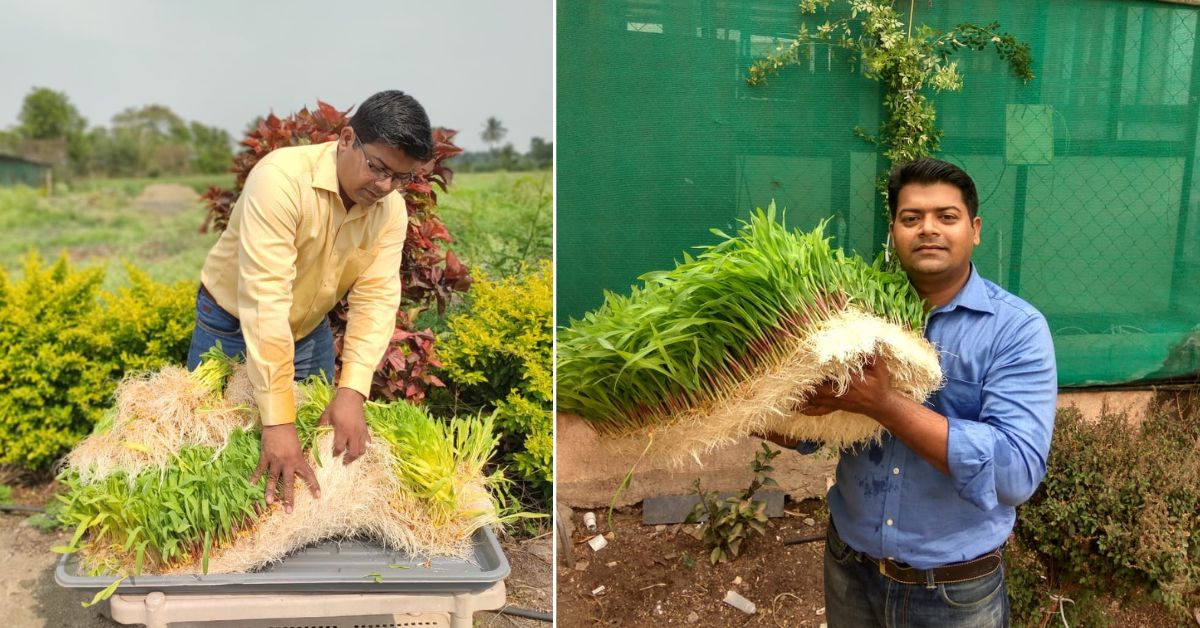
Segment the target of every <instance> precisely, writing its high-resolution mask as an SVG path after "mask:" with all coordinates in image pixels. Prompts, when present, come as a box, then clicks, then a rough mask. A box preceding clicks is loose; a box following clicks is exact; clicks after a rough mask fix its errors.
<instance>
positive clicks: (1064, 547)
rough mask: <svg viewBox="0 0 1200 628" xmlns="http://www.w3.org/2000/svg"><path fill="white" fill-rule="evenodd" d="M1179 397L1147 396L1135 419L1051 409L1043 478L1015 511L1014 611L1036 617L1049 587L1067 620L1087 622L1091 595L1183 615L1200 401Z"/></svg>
mask: <svg viewBox="0 0 1200 628" xmlns="http://www.w3.org/2000/svg"><path fill="white" fill-rule="evenodd" d="M1190 399H1192V400H1193V401H1194V398H1190ZM1188 400H1189V397H1187V396H1183V397H1175V398H1173V399H1170V400H1168V401H1165V402H1160V403H1158V404H1156V406H1155V408H1154V409H1153V411H1152V412H1151V413H1150V415H1149V416H1148V417H1147V418H1146V420H1145V421H1144V422H1142V423H1141V424H1140V425H1137V426H1135V425H1131V424H1130V422H1129V421H1128V419H1127V417H1126V415H1125V414H1105V415H1104V416H1102V417H1100V418H1099V420H1097V421H1095V422H1088V421H1086V420H1084V419H1083V418H1082V417H1081V416H1080V414H1079V412H1078V410H1076V409H1074V408H1071V409H1066V410H1061V411H1059V413H1058V417H1057V423H1056V425H1055V430H1054V442H1053V446H1052V447H1051V450H1050V460H1049V463H1048V469H1047V474H1046V478H1045V480H1044V481H1043V482H1042V485H1041V487H1040V488H1039V489H1038V491H1037V493H1035V494H1034V496H1033V498H1032V499H1031V500H1030V501H1029V502H1028V503H1027V504H1025V505H1024V506H1023V507H1021V509H1020V510H1019V513H1018V521H1017V527H1016V530H1015V532H1016V537H1017V540H1018V548H1017V549H1016V552H1015V556H1014V558H1013V559H1011V560H1010V564H1009V567H1010V569H1011V570H1012V571H1013V572H1014V573H1013V575H1012V579H1011V582H1010V588H1011V589H1012V599H1013V607H1014V611H1015V613H1014V615H1015V616H1016V618H1017V619H1019V620H1022V621H1023V622H1024V623H1028V624H1033V625H1036V624H1038V623H1040V621H1041V619H1042V613H1044V612H1045V610H1043V609H1048V608H1049V607H1048V606H1047V604H1048V603H1049V602H1050V600H1051V597H1050V596H1051V595H1067V596H1068V597H1071V598H1072V599H1073V600H1074V601H1075V604H1074V605H1067V608H1066V613H1067V617H1068V619H1071V618H1072V614H1074V615H1075V616H1076V617H1077V618H1079V621H1082V622H1084V623H1082V624H1080V625H1091V623H1092V622H1094V621H1097V618H1099V617H1102V616H1103V609H1101V608H1098V607H1095V606H1094V605H1093V603H1092V602H1093V601H1094V599H1095V598H1096V597H1097V596H1098V595H1100V594H1108V595H1111V596H1113V597H1115V598H1116V599H1136V598H1139V597H1140V598H1144V597H1145V596H1146V595H1147V594H1148V595H1149V597H1150V598H1151V599H1153V600H1155V601H1158V602H1160V603H1162V604H1163V605H1164V606H1165V607H1166V608H1167V609H1168V610H1169V611H1170V612H1172V613H1175V614H1177V615H1178V617H1179V618H1180V619H1181V620H1182V619H1183V618H1185V617H1186V615H1187V613H1188V608H1189V606H1191V605H1194V604H1195V603H1196V601H1197V599H1198V597H1197V594H1198V593H1200V409H1198V408H1200V406H1197V404H1195V403H1193V402H1189V401H1188ZM1071 623H1072V625H1075V624H1076V621H1075V620H1072V621H1071Z"/></svg>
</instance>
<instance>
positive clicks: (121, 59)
mask: <svg viewBox="0 0 1200 628" xmlns="http://www.w3.org/2000/svg"><path fill="white" fill-rule="evenodd" d="M553 10H554V5H553V2H552V0H505V1H503V2H491V1H489V0H437V1H434V2H410V1H399V0H392V1H385V0H365V1H361V2H360V1H357V0H340V1H339V0H325V1H323V2H315V1H311V0H289V1H287V2H282V1H258V2H249V1H244V0H204V1H202V2H200V1H195V2H183V1H170V0H114V1H111V2H96V1H95V0H38V1H36V2H33V1H26V2H12V3H5V7H4V16H3V18H0V59H3V66H4V69H3V74H2V78H0V128H9V127H12V126H14V125H16V124H17V114H18V112H19V111H20V108H21V101H22V99H24V97H25V95H26V94H28V93H29V90H30V89H31V88H33V87H35V86H38V87H49V88H52V89H55V90H58V91H62V92H66V94H67V96H68V97H69V98H70V99H71V102H72V103H74V105H75V107H76V108H78V109H79V111H80V113H81V114H83V116H84V117H86V118H87V120H88V124H89V125H90V126H97V125H103V126H108V125H109V124H110V120H111V118H112V116H113V114H115V113H117V112H119V111H121V110H122V109H124V108H126V107H130V106H142V105H148V104H162V105H166V106H167V107H170V108H171V109H172V110H173V111H174V112H175V113H176V114H178V115H179V116H180V117H182V118H183V119H185V120H188V121H191V120H196V121H199V122H202V123H204V124H208V125H215V126H219V127H222V128H224V129H226V130H228V131H229V132H230V134H231V135H233V137H234V138H235V139H240V138H241V133H242V130H243V129H244V128H245V127H246V124H247V123H248V122H249V121H250V120H252V119H254V117H255V116H257V115H260V114H265V113H267V112H268V111H272V110H273V111H274V112H275V113H276V114H280V115H284V114H288V113H291V112H293V111H296V110H298V109H299V108H300V107H302V106H304V105H314V104H315V103H316V99H317V98H320V99H322V100H324V101H325V102H328V103H330V104H331V105H335V106H337V107H338V108H340V109H346V108H348V107H350V106H351V105H355V104H357V103H359V102H362V100H363V99H365V98H366V97H367V96H369V95H371V94H373V93H375V92H377V91H380V90H383V89H401V90H404V91H406V92H408V93H410V94H412V95H413V96H415V97H416V98H417V100H419V101H420V102H421V104H423V105H424V106H425V109H426V111H428V112H429V117H430V119H431V121H432V122H433V124H434V125H435V126H445V127H450V128H454V129H458V131H459V135H458V137H457V138H456V143H457V144H458V145H459V146H462V147H464V148H466V149H467V150H482V149H484V148H485V145H484V144H483V142H482V140H480V138H479V133H480V131H481V130H482V128H483V123H484V121H485V120H486V119H487V118H488V117H489V116H495V117H496V118H499V119H500V121H501V122H502V123H503V124H504V126H505V127H506V128H507V129H508V135H507V136H506V137H505V140H504V141H505V142H511V143H512V144H513V146H514V147H516V149H517V150H518V151H520V152H525V151H527V150H528V149H529V140H530V138H532V137H535V136H536V137H542V138H544V139H546V140H550V139H551V138H552V135H553V125H552V121H551V114H552V111H553V92H552V90H551V80H552V59H553V54H554V30H553V19H554V18H553Z"/></svg>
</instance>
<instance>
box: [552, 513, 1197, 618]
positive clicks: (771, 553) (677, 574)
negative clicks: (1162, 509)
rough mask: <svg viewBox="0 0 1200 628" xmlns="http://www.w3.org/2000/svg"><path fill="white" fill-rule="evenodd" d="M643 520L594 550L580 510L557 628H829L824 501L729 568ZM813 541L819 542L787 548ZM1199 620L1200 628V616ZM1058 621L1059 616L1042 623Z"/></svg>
mask: <svg viewBox="0 0 1200 628" xmlns="http://www.w3.org/2000/svg"><path fill="white" fill-rule="evenodd" d="M596 515H597V517H598V523H599V525H600V529H601V530H602V531H604V530H607V529H608V528H607V525H606V522H605V520H604V519H605V515H606V513H604V512H601V511H597V512H596ZM641 516H642V513H641V508H640V506H634V507H630V508H625V509H621V510H618V511H616V512H615V513H614V515H613V522H612V523H613V533H612V535H611V538H608V545H607V546H606V547H604V548H602V549H601V550H599V551H593V550H592V549H591V548H590V547H589V546H588V545H587V540H588V539H589V538H591V537H592V536H594V534H588V533H586V532H584V531H583V530H582V523H581V519H582V512H576V513H575V514H574V516H573V517H572V520H573V521H574V525H575V530H574V531H573V532H572V534H571V536H572V547H573V548H574V555H575V558H576V564H575V567H574V568H571V567H568V566H567V565H566V564H565V562H564V556H562V552H561V551H560V555H559V559H558V624H557V625H558V626H561V627H562V628H576V627H579V626H668V625H673V626H697V627H709V626H711V627H726V626H812V627H814V628H815V627H817V626H822V625H823V624H824V623H825V615H824V613H825V608H824V594H823V588H824V578H823V575H822V561H823V560H824V558H823V556H824V551H825V543H824V540H823V538H824V537H823V533H824V531H825V525H826V522H827V520H828V514H827V512H826V511H825V509H824V506H823V502H822V501H821V500H816V499H812V500H805V501H803V502H800V503H792V502H789V503H788V504H787V506H786V507H785V516H784V517H781V518H778V519H772V520H771V522H770V525H769V526H768V529H767V534H766V535H765V536H755V537H753V538H752V540H751V541H748V544H747V545H744V546H743V553H742V555H741V556H739V557H738V558H737V559H736V560H734V561H733V562H729V563H724V564H721V565H715V566H714V565H711V564H710V563H709V561H708V558H707V552H706V551H705V550H704V547H703V545H702V544H701V543H700V541H698V540H697V539H695V538H694V537H692V536H691V535H690V534H688V529H689V528H692V527H693V526H688V525H670V526H644V525H642V523H641ZM809 522H811V525H810V523H809ZM815 535H822V540H821V541H817V542H810V543H803V544H797V545H784V544H783V541H784V540H787V539H794V538H797V537H811V536H815ZM606 538H607V535H606ZM600 587H604V588H603V589H602V590H600ZM727 591H736V592H737V593H739V594H741V595H742V596H743V597H745V598H747V599H749V600H750V601H751V602H754V603H755V605H756V606H757V609H756V610H757V612H756V613H755V614H753V615H747V614H745V613H742V612H741V611H739V610H736V609H734V608H733V607H731V606H729V605H727V604H725V603H723V601H722V600H723V599H724V597H725V595H726V592H727ZM1102 603H1103V604H1104V606H1103V607H1102V608H1105V611H1104V615H1105V619H1106V620H1107V625H1108V626H1110V627H1112V628H1166V627H1170V626H1180V627H1186V626H1188V625H1193V624H1190V622H1186V621H1181V620H1180V619H1177V618H1172V617H1171V615H1170V614H1168V613H1167V612H1166V611H1165V610H1164V609H1163V608H1162V606H1160V605H1159V604H1157V603H1155V602H1152V601H1150V600H1149V599H1135V600H1117V599H1107V600H1104V601H1103V602H1102ZM1047 608H1049V602H1047ZM1051 619H1052V620H1053V621H1051ZM1196 621H1197V624H1200V609H1197V619H1196ZM1058 622H1059V618H1058V617H1057V615H1056V616H1054V617H1052V618H1051V617H1047V618H1046V622H1045V623H1044V624H1042V625H1044V626H1057V625H1059V623H1058Z"/></svg>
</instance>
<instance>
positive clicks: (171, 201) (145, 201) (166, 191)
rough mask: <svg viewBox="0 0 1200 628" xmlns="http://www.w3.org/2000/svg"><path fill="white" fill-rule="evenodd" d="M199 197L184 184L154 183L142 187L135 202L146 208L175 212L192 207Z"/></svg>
mask: <svg viewBox="0 0 1200 628" xmlns="http://www.w3.org/2000/svg"><path fill="white" fill-rule="evenodd" d="M199 199H200V195H199V194H197V193H196V191H195V190H193V189H192V188H189V187H187V186H186V185H178V184H174V183H154V184H151V185H147V186H146V187H145V188H143V189H142V193H141V194H139V195H138V197H137V200H136V203H137V204H138V206H140V207H144V208H146V209H153V210H158V211H162V212H176V211H181V210H184V209H190V208H192V207H194V206H195V205H196V203H198V202H199Z"/></svg>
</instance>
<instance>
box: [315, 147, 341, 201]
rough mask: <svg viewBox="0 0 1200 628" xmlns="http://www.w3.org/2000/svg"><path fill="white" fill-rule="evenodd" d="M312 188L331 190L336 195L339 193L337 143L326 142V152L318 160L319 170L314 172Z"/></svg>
mask: <svg viewBox="0 0 1200 628" xmlns="http://www.w3.org/2000/svg"><path fill="white" fill-rule="evenodd" d="M312 186H313V187H314V188H317V189H320V190H329V191H330V192H333V193H334V194H339V193H340V192H339V191H338V176H337V142H336V141H333V142H326V144H325V147H324V151H323V152H322V153H321V156H320V157H319V158H318V159H317V168H316V170H314V171H313V178H312Z"/></svg>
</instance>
